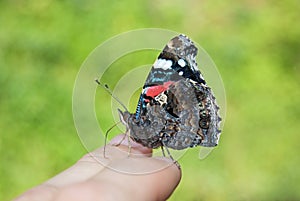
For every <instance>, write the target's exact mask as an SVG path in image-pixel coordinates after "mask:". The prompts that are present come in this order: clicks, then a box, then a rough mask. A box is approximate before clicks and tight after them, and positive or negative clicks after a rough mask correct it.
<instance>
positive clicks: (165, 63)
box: [153, 59, 173, 70]
mask: <svg viewBox="0 0 300 201" xmlns="http://www.w3.org/2000/svg"><path fill="white" fill-rule="evenodd" d="M172 64H173V63H172V61H171V60H166V59H157V60H156V61H155V63H154V64H153V67H154V68H161V69H163V70H168V69H171V66H172Z"/></svg>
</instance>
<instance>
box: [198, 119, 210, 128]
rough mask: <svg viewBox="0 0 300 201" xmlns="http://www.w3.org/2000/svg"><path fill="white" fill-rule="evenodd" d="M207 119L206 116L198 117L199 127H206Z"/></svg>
mask: <svg viewBox="0 0 300 201" xmlns="http://www.w3.org/2000/svg"><path fill="white" fill-rule="evenodd" d="M208 125H209V124H208V119H207V118H203V119H200V121H199V126H200V127H201V128H208Z"/></svg>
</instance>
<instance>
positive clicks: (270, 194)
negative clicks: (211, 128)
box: [0, 0, 300, 201]
mask: <svg viewBox="0 0 300 201" xmlns="http://www.w3.org/2000/svg"><path fill="white" fill-rule="evenodd" d="M299 10H300V3H299V1H297V0H285V1H275V0H273V1H266V0H261V1H259V0H244V1H239V0H230V1H226V2H225V1H220V0H213V1H197V0H186V1H179V0H173V1H170V0H167V1H158V0H152V1H140V0H126V1H120V0H110V1H91V0H87V1H79V0H73V1H55V0H44V1H35V0H29V1H18V0H2V1H0V25H1V32H0V68H1V71H0V85H1V91H0V112H1V116H0V132H1V138H0V151H1V159H0V160H1V162H0V170H1V171H0V200H4V201H6V200H11V199H12V198H14V197H15V196H17V195H18V194H20V193H22V192H24V191H25V190H26V189H29V188H31V187H33V186H35V185H38V184H39V183H41V182H43V181H45V180H47V178H50V177H52V176H53V175H55V174H57V173H59V172H60V171H62V170H64V169H65V168H67V167H69V166H70V165H72V164H74V163H75V162H76V160H78V159H79V158H80V157H81V156H82V155H83V154H85V153H86V150H85V149H84V148H83V146H82V145H81V142H80V140H79V138H78V136H77V133H76V130H75V127H74V124H73V119H72V100H71V99H72V90H73V84H74V81H75V78H76V74H77V72H78V70H79V68H80V66H81V64H82V62H83V61H84V59H85V58H86V57H87V55H88V54H89V53H90V52H91V51H92V50H93V49H94V48H95V47H96V46H97V45H98V44H100V43H101V42H103V41H105V40H106V39H108V38H110V37H111V36H114V35H116V34H119V33H122V32H124V31H129V30H132V29H137V28H148V27H159V28H165V29H171V30H175V31H177V32H182V33H185V34H186V35H188V36H190V37H191V38H192V39H193V40H195V41H197V42H198V43H200V44H201V45H202V47H203V48H204V49H206V50H207V52H208V53H209V54H210V56H211V57H212V58H213V59H214V61H215V63H216V65H217V66H218V69H219V71H220V73H221V75H222V78H223V81H224V84H225V88H226V95H227V116H226V123H225V127H224V129H223V133H222V137H221V140H220V145H219V147H218V148H217V149H215V150H214V152H213V153H212V154H211V155H210V156H209V157H208V158H206V159H205V160H199V159H198V155H197V154H198V150H197V149H195V150H192V151H189V152H188V153H187V154H186V155H185V156H184V157H183V158H181V160H180V163H181V165H182V171H183V178H182V181H181V183H180V185H179V186H178V189H177V190H176V191H175V193H174V194H173V195H172V197H171V198H170V200H300V190H299V189H300V170H299V167H300V157H299V151H300V149H299V147H300V146H299V141H300V136H299V130H300V123H299V119H300V118H299V117H300V101H299V98H300V90H299V87H300V76H299V75H300V26H299V19H300V14H299ZM151 60H153V58H151ZM109 123H111V122H108V125H107V126H109Z"/></svg>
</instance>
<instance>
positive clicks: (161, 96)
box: [119, 35, 221, 150]
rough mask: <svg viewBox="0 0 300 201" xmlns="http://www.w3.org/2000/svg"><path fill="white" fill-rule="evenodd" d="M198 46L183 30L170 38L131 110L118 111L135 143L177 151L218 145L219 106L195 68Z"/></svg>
mask: <svg viewBox="0 0 300 201" xmlns="http://www.w3.org/2000/svg"><path fill="white" fill-rule="evenodd" d="M197 51H198V49H197V48H196V47H195V45H194V43H193V42H192V41H191V40H190V39H189V38H187V37H186V36H184V35H179V36H176V37H174V38H173V39H171V41H170V42H169V43H168V44H167V45H166V46H165V48H164V49H163V51H162V52H161V53H160V55H159V56H158V59H157V60H156V61H155V63H154V64H153V66H152V69H151V71H150V73H149V75H148V77H147V79H146V82H145V85H144V87H143V91H142V93H141V95H140V98H139V102H138V105H137V109H136V112H135V113H134V114H132V113H129V112H128V111H125V112H122V111H120V110H119V113H120V119H121V121H122V123H123V124H124V125H125V126H126V128H127V131H128V132H129V136H130V137H131V138H133V139H134V140H135V141H136V142H138V143H141V144H142V145H144V146H146V147H149V148H157V147H162V148H163V147H166V148H172V149H176V150H181V149H185V148H188V147H195V146H198V145H200V146H204V147H214V146H216V145H217V144H218V141H219V137H220V133H221V131H220V130H219V129H220V122H221V118H220V116H219V115H218V110H219V107H218V105H217V103H216V99H215V97H214V95H213V93H212V90H211V88H210V87H208V86H207V84H206V82H205V80H204V78H203V76H202V75H201V73H200V71H199V69H198V67H197V63H196V61H195V57H196V55H197Z"/></svg>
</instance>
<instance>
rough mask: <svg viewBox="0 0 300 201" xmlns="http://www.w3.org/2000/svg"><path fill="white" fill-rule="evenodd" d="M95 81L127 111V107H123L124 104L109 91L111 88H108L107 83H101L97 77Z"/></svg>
mask: <svg viewBox="0 0 300 201" xmlns="http://www.w3.org/2000/svg"><path fill="white" fill-rule="evenodd" d="M95 82H96V83H97V84H98V85H100V86H101V87H103V88H104V89H105V90H106V91H107V93H109V94H110V95H111V97H113V98H114V99H115V100H116V101H117V102H118V103H119V104H120V105H121V106H122V107H123V108H124V109H125V111H128V109H127V108H126V107H125V105H124V104H123V103H122V102H121V101H120V100H119V99H118V98H117V97H116V96H114V95H113V93H112V92H111V90H110V89H109V87H108V85H107V84H104V85H103V84H102V83H101V82H99V80H98V79H95Z"/></svg>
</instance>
